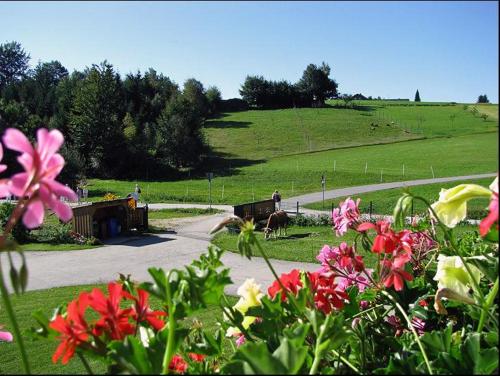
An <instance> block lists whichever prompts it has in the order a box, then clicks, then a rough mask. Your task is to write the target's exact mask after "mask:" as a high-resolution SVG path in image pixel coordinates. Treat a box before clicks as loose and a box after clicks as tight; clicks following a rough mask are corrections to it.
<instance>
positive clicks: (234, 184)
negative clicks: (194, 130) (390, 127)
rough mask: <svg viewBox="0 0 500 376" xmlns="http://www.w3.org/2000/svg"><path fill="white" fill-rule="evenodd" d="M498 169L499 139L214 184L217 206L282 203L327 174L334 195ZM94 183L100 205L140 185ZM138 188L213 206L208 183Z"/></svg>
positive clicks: (438, 144)
mask: <svg viewBox="0 0 500 376" xmlns="http://www.w3.org/2000/svg"><path fill="white" fill-rule="evenodd" d="M366 164H368V168H367V173H366V174H365V167H366ZM403 164H404V166H405V173H404V175H403ZM497 166H498V141H497V133H482V134H474V135H467V136H461V137H453V138H434V139H426V140H415V141H407V142H400V143H393V144H388V145H375V146H363V147H358V148H347V149H339V150H330V151H324V152H317V153H307V154H302V155H297V156H285V157H279V158H273V159H270V160H269V161H267V162H265V163H259V164H253V165H250V166H245V167H241V168H238V169H235V170H234V171H233V172H232V175H230V176H218V175H217V174H216V175H215V178H214V179H213V180H212V202H213V203H221V204H222V203H227V204H235V203H242V202H249V201H254V200H260V199H267V198H270V196H271V194H272V192H273V191H274V190H275V189H278V190H280V191H281V192H282V196H283V198H287V197H292V196H296V195H300V194H303V193H309V192H315V191H320V190H321V174H323V173H324V174H325V176H326V189H334V188H340V187H347V186H354V185H362V184H374V183H379V182H380V181H381V180H382V181H384V182H389V181H402V180H412V179H418V178H432V170H431V167H432V169H433V171H434V175H435V177H445V176H458V175H467V174H477V173H485V172H495V171H496V170H497V168H498V167H497ZM334 167H335V171H334ZM381 175H382V176H381ZM381 177H382V179H381ZM89 182H90V184H91V185H90V186H89V195H90V196H91V197H92V198H93V199H101V198H102V196H104V194H105V193H106V192H114V193H116V194H118V195H119V196H121V197H124V196H126V195H127V193H130V192H131V191H132V190H133V189H134V186H135V183H136V181H119V180H97V179H92V180H90V181H89ZM138 183H139V185H140V187H141V189H142V194H141V196H142V197H141V199H142V200H145V201H146V202H167V201H171V202H201V203H206V202H208V181H207V179H205V178H199V179H192V180H179V181H172V182H142V181H139V182H138Z"/></svg>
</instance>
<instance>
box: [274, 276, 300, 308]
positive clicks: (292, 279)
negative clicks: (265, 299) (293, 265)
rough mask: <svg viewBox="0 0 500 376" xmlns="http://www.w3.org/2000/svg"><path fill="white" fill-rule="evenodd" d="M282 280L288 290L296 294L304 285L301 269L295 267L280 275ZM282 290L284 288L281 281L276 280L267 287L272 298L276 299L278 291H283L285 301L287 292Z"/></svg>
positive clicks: (282, 299) (282, 295)
mask: <svg viewBox="0 0 500 376" xmlns="http://www.w3.org/2000/svg"><path fill="white" fill-rule="evenodd" d="M280 281H281V283H282V284H283V286H284V287H285V289H286V290H287V291H289V292H291V293H293V294H294V295H296V294H297V291H298V290H299V287H302V282H301V281H300V270H298V269H293V270H292V271H291V272H290V273H288V274H286V273H283V274H282V275H281V277H280ZM282 290H283V289H282V288H281V286H280V284H279V282H278V281H274V282H273V284H272V285H271V286H270V287H269V288H268V289H267V292H268V294H269V296H270V297H271V299H274V297H275V296H276V294H278V292H280V291H281V292H282V294H281V301H282V302H284V301H285V299H286V294H285V292H284V291H282Z"/></svg>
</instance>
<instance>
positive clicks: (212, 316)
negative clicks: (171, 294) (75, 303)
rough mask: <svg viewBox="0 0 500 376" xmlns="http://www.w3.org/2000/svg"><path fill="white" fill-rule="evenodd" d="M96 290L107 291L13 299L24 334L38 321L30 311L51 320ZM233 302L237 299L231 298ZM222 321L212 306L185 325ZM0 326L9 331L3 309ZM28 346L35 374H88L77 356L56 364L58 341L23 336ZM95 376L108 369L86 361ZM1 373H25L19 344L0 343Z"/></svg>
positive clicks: (76, 289)
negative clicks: (62, 308)
mask: <svg viewBox="0 0 500 376" xmlns="http://www.w3.org/2000/svg"><path fill="white" fill-rule="evenodd" d="M94 287H99V288H103V289H105V288H106V287H105V285H96V286H94V285H83V286H68V287H59V288H52V289H47V290H39V291H29V292H26V293H25V294H23V295H20V296H15V295H13V296H12V303H13V306H14V309H15V312H16V317H17V319H18V323H19V325H20V327H21V331H22V332H23V333H26V332H27V331H29V329H30V328H31V327H36V326H37V324H36V321H35V320H34V319H33V318H32V317H31V312H33V311H34V310H37V309H41V310H42V311H43V312H44V313H45V314H46V315H48V317H51V315H52V312H53V310H54V309H55V308H56V307H57V306H58V305H61V304H66V303H68V302H69V301H71V300H73V299H75V298H76V297H77V296H78V294H79V293H80V292H83V291H90V290H91V289H92V288H94ZM230 301H231V302H233V301H234V302H235V301H236V298H232V297H230ZM151 306H152V307H153V309H158V308H159V307H160V304H159V301H158V300H157V299H156V298H151ZM221 318H222V312H221V310H220V308H219V307H217V306H212V307H209V308H207V309H204V310H202V311H200V312H199V313H197V314H196V315H195V316H193V318H190V319H188V320H186V322H184V323H183V325H186V326H191V325H192V323H193V321H194V320H195V319H197V320H199V321H200V322H202V323H203V324H204V325H205V327H206V328H207V329H211V328H213V329H215V328H216V325H217V322H218V320H220V319H221ZM0 324H2V325H4V326H5V329H6V330H9V328H10V322H9V320H8V317H7V315H6V314H5V309H1V310H0ZM23 338H25V345H26V349H27V353H28V357H29V361H30V365H31V368H32V372H33V373H35V374H86V372H85V368H84V367H83V365H82V363H81V361H80V360H79V359H78V357H76V356H75V357H74V358H73V359H72V360H71V361H70V362H69V363H68V364H67V365H66V366H63V365H61V364H60V363H58V364H53V363H52V361H51V357H52V354H53V353H54V350H55V349H56V347H57V344H58V343H57V342H54V341H46V340H38V341H33V340H30V339H29V338H28V335H24V337H23ZM230 346H231V345H230V344H229V342H228V340H225V342H224V348H225V351H226V353H229V351H230V350H229V349H230ZM87 360H88V361H89V363H90V366H91V368H92V371H93V372H94V373H95V374H103V373H105V372H106V368H105V367H104V366H103V365H102V364H101V363H98V362H97V361H95V360H93V359H91V358H87ZM0 373H1V374H23V373H24V372H23V368H22V364H21V359H20V357H19V354H18V347H17V345H16V344H15V343H14V342H12V343H5V342H0Z"/></svg>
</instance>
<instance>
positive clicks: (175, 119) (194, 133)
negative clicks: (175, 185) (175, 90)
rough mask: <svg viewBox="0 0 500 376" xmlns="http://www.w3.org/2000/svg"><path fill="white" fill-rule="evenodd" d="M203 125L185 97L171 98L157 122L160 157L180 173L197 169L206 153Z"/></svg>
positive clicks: (158, 155) (158, 152)
mask: <svg viewBox="0 0 500 376" xmlns="http://www.w3.org/2000/svg"><path fill="white" fill-rule="evenodd" d="M202 125H203V122H202V119H201V118H200V116H199V113H198V112H197V111H193V110H192V102H191V101H190V100H189V99H188V98H186V97H185V96H184V95H183V94H181V95H176V96H175V97H174V98H172V99H171V100H170V101H169V102H168V103H167V105H166V106H165V109H164V110H163V111H162V113H161V115H160V117H159V119H158V138H157V157H158V158H159V159H160V160H161V161H163V162H165V163H166V164H168V165H170V166H172V167H175V168H177V169H179V168H181V167H192V166H196V165H197V164H198V163H199V162H200V161H201V157H202V154H203V152H204V150H205V144H204V140H203V135H202V133H201V128H202Z"/></svg>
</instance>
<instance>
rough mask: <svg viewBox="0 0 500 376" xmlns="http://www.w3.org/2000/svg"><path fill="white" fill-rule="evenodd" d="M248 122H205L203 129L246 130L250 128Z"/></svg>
mask: <svg viewBox="0 0 500 376" xmlns="http://www.w3.org/2000/svg"><path fill="white" fill-rule="evenodd" d="M250 124H252V123H250V122H249V121H214V120H212V121H207V122H206V123H205V128H218V129H228V128H248V127H249V126H250Z"/></svg>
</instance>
